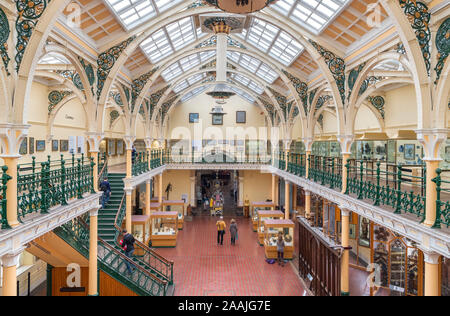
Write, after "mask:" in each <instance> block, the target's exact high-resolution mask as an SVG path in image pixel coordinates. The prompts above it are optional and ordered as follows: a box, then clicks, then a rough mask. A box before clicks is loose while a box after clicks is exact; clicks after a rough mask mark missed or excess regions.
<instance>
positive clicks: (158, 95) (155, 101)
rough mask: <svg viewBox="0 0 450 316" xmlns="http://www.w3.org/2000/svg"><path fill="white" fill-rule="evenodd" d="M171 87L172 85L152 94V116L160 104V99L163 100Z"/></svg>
mask: <svg viewBox="0 0 450 316" xmlns="http://www.w3.org/2000/svg"><path fill="white" fill-rule="evenodd" d="M169 88H170V85H168V86H166V87H164V88H162V89H161V90H159V91H157V92H155V93H153V94H152V95H151V96H150V118H152V116H153V113H154V111H155V108H156V106H157V105H158V103H159V101H160V100H161V98H162V96H163V95H164V93H165V92H166V91H167V90H168V89H169Z"/></svg>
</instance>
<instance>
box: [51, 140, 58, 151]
mask: <svg viewBox="0 0 450 316" xmlns="http://www.w3.org/2000/svg"><path fill="white" fill-rule="evenodd" d="M58 150H59V141H57V140H52V151H58Z"/></svg>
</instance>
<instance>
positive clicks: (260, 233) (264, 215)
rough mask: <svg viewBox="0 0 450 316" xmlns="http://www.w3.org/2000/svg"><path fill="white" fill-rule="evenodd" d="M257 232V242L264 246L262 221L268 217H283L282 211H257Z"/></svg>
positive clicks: (268, 218)
mask: <svg viewBox="0 0 450 316" xmlns="http://www.w3.org/2000/svg"><path fill="white" fill-rule="evenodd" d="M256 217H257V232H258V243H259V244H260V245H261V246H264V222H265V221H266V220H270V219H283V218H284V213H283V212H281V211H257V212H256Z"/></svg>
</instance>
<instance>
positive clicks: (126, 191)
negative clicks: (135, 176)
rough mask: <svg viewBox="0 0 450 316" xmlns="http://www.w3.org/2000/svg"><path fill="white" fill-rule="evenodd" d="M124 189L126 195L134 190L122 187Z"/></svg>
mask: <svg viewBox="0 0 450 316" xmlns="http://www.w3.org/2000/svg"><path fill="white" fill-rule="evenodd" d="M124 191H125V193H126V194H127V195H132V194H133V191H134V188H124Z"/></svg>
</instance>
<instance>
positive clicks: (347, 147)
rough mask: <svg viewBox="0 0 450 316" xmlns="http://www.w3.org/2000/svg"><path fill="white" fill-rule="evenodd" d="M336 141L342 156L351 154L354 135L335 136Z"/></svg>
mask: <svg viewBox="0 0 450 316" xmlns="http://www.w3.org/2000/svg"><path fill="white" fill-rule="evenodd" d="M336 137H337V140H338V142H339V144H340V145H341V153H342V154H351V153H352V144H353V142H354V141H355V135H337V136H336Z"/></svg>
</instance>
